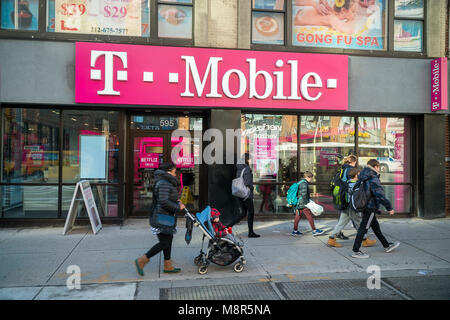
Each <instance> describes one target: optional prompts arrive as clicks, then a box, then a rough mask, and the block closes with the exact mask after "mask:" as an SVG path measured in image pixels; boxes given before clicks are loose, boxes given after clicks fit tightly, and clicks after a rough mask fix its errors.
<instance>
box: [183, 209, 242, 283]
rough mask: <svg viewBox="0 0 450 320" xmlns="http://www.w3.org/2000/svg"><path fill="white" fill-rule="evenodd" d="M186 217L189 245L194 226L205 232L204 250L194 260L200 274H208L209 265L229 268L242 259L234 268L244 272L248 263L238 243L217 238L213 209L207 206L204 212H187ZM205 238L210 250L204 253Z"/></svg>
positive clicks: (187, 241)
mask: <svg viewBox="0 0 450 320" xmlns="http://www.w3.org/2000/svg"><path fill="white" fill-rule="evenodd" d="M185 213H186V215H185V217H186V237H185V240H186V243H187V244H189V243H190V241H191V239H192V229H193V227H194V226H196V227H199V228H200V229H201V230H202V232H203V239H202V248H201V249H200V254H199V255H198V256H197V257H195V258H194V263H195V264H196V265H197V266H198V273H200V274H206V273H207V272H208V265H209V264H210V263H211V262H212V263H214V264H217V265H219V266H228V265H230V264H232V263H233V262H235V261H236V260H237V259H240V261H239V262H238V263H236V264H235V265H234V266H233V269H234V271H235V272H242V271H243V270H244V265H245V264H246V261H245V259H244V252H243V250H242V248H241V246H239V245H238V244H237V243H234V242H233V241H231V240H229V239H226V238H217V237H216V235H215V232H214V229H213V226H212V223H211V207H209V206H207V207H206V208H205V209H204V210H203V211H202V212H199V213H197V214H195V216H194V215H192V214H191V213H190V212H189V211H187V210H185ZM205 238H207V239H208V241H209V242H208V249H207V250H206V252H203V245H204V243H205Z"/></svg>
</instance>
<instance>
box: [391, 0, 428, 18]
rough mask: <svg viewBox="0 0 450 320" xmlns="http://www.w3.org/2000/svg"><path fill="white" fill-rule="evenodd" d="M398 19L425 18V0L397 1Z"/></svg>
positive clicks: (396, 15)
mask: <svg viewBox="0 0 450 320" xmlns="http://www.w3.org/2000/svg"><path fill="white" fill-rule="evenodd" d="M395 17H396V18H423V0H395Z"/></svg>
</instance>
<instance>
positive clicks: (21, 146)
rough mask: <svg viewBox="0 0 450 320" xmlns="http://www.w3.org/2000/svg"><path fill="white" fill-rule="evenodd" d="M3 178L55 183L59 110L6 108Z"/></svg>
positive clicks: (56, 176) (16, 180) (3, 179)
mask: <svg viewBox="0 0 450 320" xmlns="http://www.w3.org/2000/svg"><path fill="white" fill-rule="evenodd" d="M2 113H3V117H2V119H3V123H2V126H3V128H4V129H3V170H2V179H1V181H2V182H9V183H46V182H49V183H54V182H58V171H57V170H56V172H54V170H53V168H54V167H55V166H57V165H58V161H59V154H58V151H59V150H58V149H59V111H58V110H52V109H46V110H43V109H22V108H17V109H16V108H4V109H3V112H2Z"/></svg>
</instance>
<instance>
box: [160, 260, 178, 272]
mask: <svg viewBox="0 0 450 320" xmlns="http://www.w3.org/2000/svg"><path fill="white" fill-rule="evenodd" d="M180 271H181V269H180V268H175V267H174V266H173V265H172V260H164V272H165V273H177V272H180Z"/></svg>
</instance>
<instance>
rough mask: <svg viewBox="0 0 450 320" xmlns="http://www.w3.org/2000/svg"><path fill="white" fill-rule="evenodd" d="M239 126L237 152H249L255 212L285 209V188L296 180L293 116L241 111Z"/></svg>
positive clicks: (295, 133)
mask: <svg viewBox="0 0 450 320" xmlns="http://www.w3.org/2000/svg"><path fill="white" fill-rule="evenodd" d="M241 130H242V140H241V143H242V144H241V152H242V153H244V152H248V153H250V155H251V163H250V167H251V168H252V170H253V178H254V182H255V185H256V188H255V210H256V212H258V209H259V211H261V212H265V211H269V212H270V211H272V212H285V211H286V210H287V208H286V192H287V189H288V188H289V185H290V182H291V183H292V182H294V181H296V180H297V116H290V115H284V116H282V115H259V114H244V115H242V119H241Z"/></svg>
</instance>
